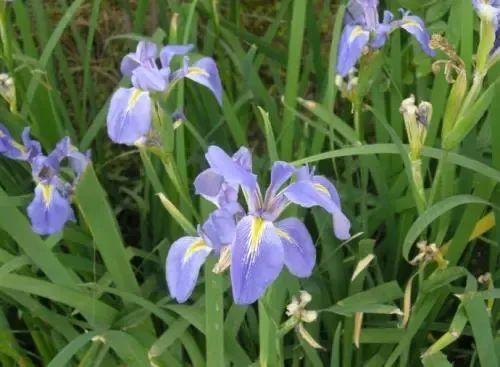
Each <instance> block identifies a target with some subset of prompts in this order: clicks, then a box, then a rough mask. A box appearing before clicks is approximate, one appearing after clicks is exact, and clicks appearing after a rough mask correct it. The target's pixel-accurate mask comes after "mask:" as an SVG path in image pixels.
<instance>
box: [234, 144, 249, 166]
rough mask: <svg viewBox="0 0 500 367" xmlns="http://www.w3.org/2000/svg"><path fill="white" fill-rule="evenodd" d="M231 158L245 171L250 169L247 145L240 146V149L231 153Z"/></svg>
mask: <svg viewBox="0 0 500 367" xmlns="http://www.w3.org/2000/svg"><path fill="white" fill-rule="evenodd" d="M232 158H233V161H235V162H236V163H238V164H239V165H240V166H241V167H243V168H244V169H246V170H247V171H252V153H251V152H250V150H249V149H248V148H247V147H240V149H238V150H237V151H236V153H234V154H233V157H232Z"/></svg>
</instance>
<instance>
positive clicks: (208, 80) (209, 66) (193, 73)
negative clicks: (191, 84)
mask: <svg viewBox="0 0 500 367" xmlns="http://www.w3.org/2000/svg"><path fill="white" fill-rule="evenodd" d="M185 77H186V78H188V79H191V80H193V81H195V82H196V83H198V84H201V85H203V86H205V87H207V88H208V89H209V90H210V91H211V92H212V93H213V95H214V96H215V98H216V99H217V102H219V104H220V105H222V83H221V81H220V77H219V70H217V65H216V64H215V61H214V60H213V59H212V58H210V57H203V58H201V59H200V60H198V61H196V62H195V63H194V64H193V65H192V66H190V67H189V68H188V70H187V73H186V75H185Z"/></svg>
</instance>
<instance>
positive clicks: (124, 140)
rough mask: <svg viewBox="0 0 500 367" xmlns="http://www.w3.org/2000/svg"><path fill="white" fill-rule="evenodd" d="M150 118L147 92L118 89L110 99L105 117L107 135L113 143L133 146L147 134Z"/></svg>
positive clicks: (133, 89) (149, 103)
mask: <svg viewBox="0 0 500 367" xmlns="http://www.w3.org/2000/svg"><path fill="white" fill-rule="evenodd" d="M151 116H152V112H151V99H150V97H149V93H148V92H144V91H141V90H139V89H136V88H129V89H126V88H120V89H118V90H117V91H116V92H115V94H114V95H113V97H112V98H111V103H110V106H109V111H108V116H107V126H108V135H109V137H110V138H111V140H113V141H114V142H115V143H120V144H127V145H133V144H134V143H135V142H136V141H137V140H139V139H140V138H142V137H144V136H145V135H146V134H147V133H148V131H149V129H150V127H151Z"/></svg>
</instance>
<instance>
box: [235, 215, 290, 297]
mask: <svg viewBox="0 0 500 367" xmlns="http://www.w3.org/2000/svg"><path fill="white" fill-rule="evenodd" d="M283 261H284V254H283V244H282V243H281V239H280V237H279V236H278V234H277V232H276V227H274V225H273V224H272V222H269V221H265V220H263V219H262V218H260V217H254V216H247V217H244V218H243V219H242V220H241V221H240V222H239V223H238V226H237V228H236V237H235V240H234V243H233V247H232V252H231V284H232V289H233V297H234V300H235V302H236V303H237V304H250V303H253V302H255V301H256V300H257V299H258V298H259V297H260V296H262V294H263V293H264V291H265V290H266V288H267V287H268V286H269V285H271V283H272V282H273V281H274V280H275V279H276V278H277V277H278V275H279V273H280V271H281V269H282V267H283Z"/></svg>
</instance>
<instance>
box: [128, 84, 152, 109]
mask: <svg viewBox="0 0 500 367" xmlns="http://www.w3.org/2000/svg"><path fill="white" fill-rule="evenodd" d="M144 93H147V92H144V91H142V90H140V89H134V91H133V92H132V95H131V96H130V98H129V100H128V103H127V110H128V111H130V110H131V109H132V108H134V106H135V105H136V103H137V101H138V100H139V98H141V96H142V95H143V94H144Z"/></svg>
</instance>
